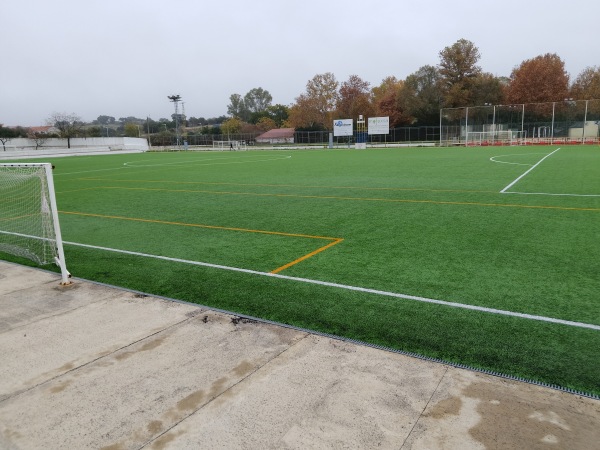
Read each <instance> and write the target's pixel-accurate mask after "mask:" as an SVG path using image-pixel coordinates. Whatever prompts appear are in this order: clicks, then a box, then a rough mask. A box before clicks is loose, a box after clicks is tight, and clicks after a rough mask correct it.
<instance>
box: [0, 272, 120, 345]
mask: <svg viewBox="0 0 600 450" xmlns="http://www.w3.org/2000/svg"><path fill="white" fill-rule="evenodd" d="M53 284H54V283H53ZM15 292H21V291H15ZM115 298H119V294H118V293H115V296H114V297H110V298H101V299H98V300H94V301H92V302H90V303H87V304H85V305H80V306H76V307H74V308H71V309H67V310H64V311H59V312H57V313H55V314H50V315H47V316H44V317H40V318H39V319H36V320H33V321H31V322H27V323H24V324H22V325H18V326H16V327H14V328H10V329H8V330H5V331H0V334H3V333H8V332H9V331H13V330H18V329H19V328H24V327H28V326H29V325H31V324H34V323H39V322H42V321H44V320H46V319H52V318H54V317H59V316H62V315H65V314H67V313H72V312H73V311H77V310H79V309H81V308H85V307H87V306H90V305H95V304H97V303H101V302H105V301H109V300H113V299H115Z"/></svg>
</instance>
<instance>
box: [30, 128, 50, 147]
mask: <svg viewBox="0 0 600 450" xmlns="http://www.w3.org/2000/svg"><path fill="white" fill-rule="evenodd" d="M27 137H28V138H29V139H31V140H32V141H33V142H35V149H36V150H37V149H38V148H40V147H42V146H43V145H44V144H45V143H46V141H47V140H48V135H47V134H46V133H40V132H39V131H33V132H30V133H29V134H28V135H27Z"/></svg>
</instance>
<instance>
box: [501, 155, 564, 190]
mask: <svg viewBox="0 0 600 450" xmlns="http://www.w3.org/2000/svg"><path fill="white" fill-rule="evenodd" d="M559 150H560V147H558V148H557V149H556V150H554V151H553V152H551V153H548V154H547V155H546V156H544V157H543V158H542V159H540V160H539V161H538V162H536V163H535V164H534V165H533V166H531V167H530V168H529V169H527V171H526V172H525V173H524V174H522V175H521V176H520V177H518V178H517V179H516V180H514V181H513V182H512V183H510V184H509V185H508V186H506V187H505V188H504V189H502V190H501V191H500V193H501V194H504V193H506V191H508V190H509V189H510V188H511V187H513V186H514V185H515V184H517V183H518V182H519V181H520V180H521V179H522V178H523V177H525V176H526V175H527V174H528V173H529V172H531V171H532V170H533V169H535V168H536V167H537V166H539V165H540V164H541V162H542V161H543V160H545V159H546V158H549V157H550V156H552V155H554V154H555V153H556V152H557V151H559Z"/></svg>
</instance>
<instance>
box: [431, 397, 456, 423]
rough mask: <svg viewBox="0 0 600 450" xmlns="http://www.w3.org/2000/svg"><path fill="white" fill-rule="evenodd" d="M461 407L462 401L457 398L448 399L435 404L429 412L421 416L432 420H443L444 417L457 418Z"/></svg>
mask: <svg viewBox="0 0 600 450" xmlns="http://www.w3.org/2000/svg"><path fill="white" fill-rule="evenodd" d="M461 407H462V400H461V399H460V398H459V397H450V398H446V399H444V400H441V401H440V402H438V403H436V404H435V405H434V406H433V407H432V408H431V409H430V410H429V411H427V412H426V413H425V414H423V416H424V417H431V418H432V419H443V418H444V417H446V416H458V414H459V413H460V409H461Z"/></svg>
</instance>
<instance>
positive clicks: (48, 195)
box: [0, 163, 71, 285]
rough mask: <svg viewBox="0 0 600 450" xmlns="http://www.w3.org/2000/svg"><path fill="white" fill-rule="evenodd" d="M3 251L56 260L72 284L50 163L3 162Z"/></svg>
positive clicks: (0, 205) (0, 206)
mask: <svg viewBox="0 0 600 450" xmlns="http://www.w3.org/2000/svg"><path fill="white" fill-rule="evenodd" d="M0 252H4V253H8V254H11V255H15V256H19V257H23V258H27V259H30V260H32V261H34V262H35V263H37V264H39V265H47V264H51V263H55V264H56V265H57V266H58V267H59V268H60V271H61V276H62V280H61V284H64V285H66V284H70V281H69V277H70V276H71V275H70V274H69V272H68V271H67V266H66V264H65V255H64V251H63V243H62V238H61V234H60V225H59V222H58V211H57V208H56V197H55V193H54V181H53V178H52V165H51V164H49V163H31V164H30V163H24V164H16V163H15V164H0Z"/></svg>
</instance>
